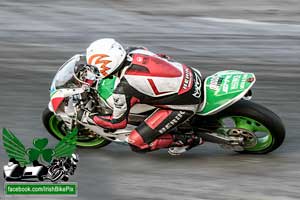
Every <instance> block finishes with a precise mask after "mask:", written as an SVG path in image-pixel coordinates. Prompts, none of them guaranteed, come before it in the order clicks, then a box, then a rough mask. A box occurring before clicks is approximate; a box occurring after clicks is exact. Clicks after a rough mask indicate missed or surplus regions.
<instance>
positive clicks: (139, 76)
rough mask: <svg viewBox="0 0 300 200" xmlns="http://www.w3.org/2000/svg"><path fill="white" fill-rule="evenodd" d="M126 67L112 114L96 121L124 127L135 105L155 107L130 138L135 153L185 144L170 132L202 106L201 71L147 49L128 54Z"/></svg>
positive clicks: (100, 117) (117, 90)
mask: <svg viewBox="0 0 300 200" xmlns="http://www.w3.org/2000/svg"><path fill="white" fill-rule="evenodd" d="M124 65H125V67H124V68H123V69H122V71H121V75H120V82H119V84H118V85H117V86H116V88H115V90H114V92H113V102H114V103H113V113H112V115H111V116H97V115H96V116H93V117H92V119H93V121H94V122H95V123H96V124H97V125H99V126H101V127H104V128H109V129H121V128H125V127H126V125H127V121H128V115H129V111H130V108H131V107H132V106H133V105H135V104H137V103H142V104H148V105H152V106H155V107H157V109H156V110H155V111H154V112H153V113H152V114H151V115H150V116H149V117H148V118H147V119H146V120H145V121H144V122H142V123H141V124H140V125H139V126H138V127H137V128H136V129H134V130H133V131H132V132H131V133H130V135H129V137H128V142H129V144H130V145H131V147H132V150H134V151H152V150H156V149H160V148H168V147H171V146H174V145H185V144H182V142H178V138H176V137H175V135H173V134H172V133H170V131H172V129H174V128H175V127H176V126H178V125H179V124H181V123H183V122H184V121H186V120H187V119H188V118H189V117H191V116H192V115H193V114H194V113H195V111H196V110H197V108H198V106H199V104H200V103H201V74H200V72H199V71H198V70H196V69H194V68H190V67H187V66H186V65H184V64H180V63H178V62H175V61H171V60H169V59H168V58H166V57H162V56H159V55H157V54H154V53H152V52H150V51H148V50H145V49H136V50H133V51H130V52H128V54H127V58H126V61H125V62H124ZM190 139H191V138H189V140H190ZM186 142H188V141H186Z"/></svg>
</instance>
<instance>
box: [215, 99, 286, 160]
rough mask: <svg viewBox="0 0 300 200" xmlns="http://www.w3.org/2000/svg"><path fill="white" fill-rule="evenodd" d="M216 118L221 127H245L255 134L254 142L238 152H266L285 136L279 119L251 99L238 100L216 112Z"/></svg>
mask: <svg viewBox="0 0 300 200" xmlns="http://www.w3.org/2000/svg"><path fill="white" fill-rule="evenodd" d="M217 118H218V121H219V123H220V125H221V126H222V128H232V127H233V128H238V129H245V130H248V131H250V132H252V133H253V134H254V135H255V137H256V144H255V145H254V146H251V147H245V148H244V150H243V151H239V152H240V153H251V154H266V153H269V152H271V151H274V150H275V149H277V148H278V147H279V146H280V145H281V144H282V143H283V140H284V138H285V128H284V125H283V123H282V121H281V119H280V118H279V117H278V116H277V115H276V114H275V113H273V112H272V111H270V110H269V109H267V108H265V107H263V106H261V105H259V104H256V103H253V102H251V101H245V100H241V101H238V102H237V103H235V104H233V105H232V106H230V107H228V108H227V109H225V110H223V111H222V112H220V113H219V114H217ZM246 142H247V141H246Z"/></svg>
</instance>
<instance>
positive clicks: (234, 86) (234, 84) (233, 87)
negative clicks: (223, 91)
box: [230, 75, 241, 90]
mask: <svg viewBox="0 0 300 200" xmlns="http://www.w3.org/2000/svg"><path fill="white" fill-rule="evenodd" d="M240 79H241V75H235V76H233V78H232V81H231V87H230V89H231V90H236V89H239V83H240Z"/></svg>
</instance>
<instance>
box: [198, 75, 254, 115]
mask: <svg viewBox="0 0 300 200" xmlns="http://www.w3.org/2000/svg"><path fill="white" fill-rule="evenodd" d="M255 80H256V78H255V75H254V74H253V73H245V72H241V71H235V70H226V71H221V72H218V73H216V74H213V75H212V76H209V77H207V78H206V79H205V81H204V101H203V103H202V104H201V105H200V108H199V109H198V111H197V112H196V114H197V115H212V114H215V113H217V112H219V111H221V110H223V109H225V108H227V107H228V106H230V105H232V104H234V103H235V102H237V101H238V100H240V99H241V98H243V97H244V96H245V94H246V93H247V92H248V91H249V89H250V88H251V87H252V86H253V84H254V83H255Z"/></svg>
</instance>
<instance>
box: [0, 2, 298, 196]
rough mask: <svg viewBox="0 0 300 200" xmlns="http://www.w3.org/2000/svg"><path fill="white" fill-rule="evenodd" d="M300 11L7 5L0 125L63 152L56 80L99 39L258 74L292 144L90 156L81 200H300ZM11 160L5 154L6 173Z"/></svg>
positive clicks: (110, 151) (1, 37) (207, 68)
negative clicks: (254, 150) (50, 108)
mask: <svg viewBox="0 0 300 200" xmlns="http://www.w3.org/2000/svg"><path fill="white" fill-rule="evenodd" d="M299 13H300V3H299V1H296V0H294V1H293V0H289V1H287V0H282V1H279V0H276V1H275V0H274V1H271V0H260V1H259V0H253V1H249V2H248V3H247V2H246V1H239V0H228V1H224V2H222V1H209V2H206V1H203V0H202V1H193V0H187V1H177V0H174V1H171V0H169V1H167V0H162V1H158V0H155V1H151V2H150V1H138V0H135V1H126V0H122V1H121V0H113V1H93V0H86V1H84V0H74V1H68V2H67V1H57V0H53V1H45V0H42V1H39V2H37V1H33V0H22V1H21V0H14V1H10V0H0V77H1V78H0V90H1V95H0V111H1V112H0V127H7V128H10V129H11V130H12V131H13V132H15V133H16V134H17V135H18V136H19V137H20V138H21V139H22V141H24V143H25V144H26V145H28V146H29V145H31V141H32V138H33V137H49V138H50V145H51V144H54V143H55V142H56V141H55V140H54V139H53V138H52V137H51V136H49V135H48V134H47V132H46V131H45V129H44V128H43V126H42V123H41V113H42V111H43V109H44V108H45V106H46V105H47V103H48V99H49V97H48V88H49V84H50V81H51V79H52V77H53V75H54V74H55V71H56V70H57V68H58V67H59V66H60V65H61V64H62V63H63V62H64V61H65V60H66V59H68V58H69V57H71V56H72V55H73V54H75V53H78V52H82V51H84V49H85V48H86V47H87V46H88V44H89V43H90V42H91V41H93V40H95V39H98V38H102V37H114V38H116V39H118V40H119V41H121V42H122V43H124V44H125V45H143V46H147V47H148V48H149V49H151V50H153V51H155V52H163V53H167V54H169V55H170V56H172V57H173V58H175V59H177V60H179V61H181V62H184V63H186V64H188V65H190V66H194V67H196V68H198V69H200V70H201V71H202V73H203V74H211V73H214V72H217V71H220V70H224V69H239V70H243V71H249V72H254V73H255V74H256V75H257V83H256V85H255V86H254V99H253V100H254V101H256V102H258V103H261V104H263V105H265V106H267V107H268V108H270V109H272V110H273V111H274V112H276V113H277V114H278V115H279V116H280V117H281V118H282V119H283V121H284V123H285V125H286V130H287V137H286V140H285V142H284V144H283V146H282V147H281V148H279V149H278V150H276V151H275V152H273V153H271V154H268V155H263V156H253V155H239V154H236V153H233V152H230V151H223V150H222V149H221V148H219V147H218V146H216V145H211V144H205V145H203V146H201V147H199V148H196V149H193V150H191V151H190V152H188V153H186V154H184V155H182V156H179V157H172V156H169V155H168V154H167V152H166V151H164V150H163V151H158V152H155V153H149V154H145V155H140V154H136V153H133V152H131V151H130V150H129V148H128V147H127V146H118V145H115V144H112V145H109V146H107V147H105V148H103V149H99V150H82V149H80V150H79V151H78V153H79V154H80V158H81V160H80V164H79V168H78V171H77V174H76V175H75V176H74V177H73V178H72V180H73V181H77V182H78V184H79V197H78V199H81V200H85V199H89V200H94V199H104V200H106V199H107V200H108V199H139V200H142V199H144V200H146V199H147V200H148V199H149V200H150V199H164V200H167V199H168V200H169V199H184V200H192V199H205V200H208V199H209V200H219V199H220V200H224V199H230V200H241V199H252V200H269V199H272V200H294V199H295V200H296V199H300V192H299V188H300V170H299V166H300V154H299V153H300V150H299V142H300V134H299V129H300V125H299V120H300V117H299V113H300V108H299V97H300V89H299V88H300V82H299V78H300V75H299V73H300V66H299V64H300V17H299V16H300V15H299ZM1 145H2V144H1ZM6 162H7V158H6V155H5V152H4V151H3V149H2V146H1V150H0V166H3V165H4V164H5V163H6ZM2 183H3V180H1V185H2ZM1 198H4V197H3V190H2V189H1V190H0V199H1ZM6 198H7V199H16V198H15V197H14V198H8V197H6ZM20 199H32V198H25V197H22V198H20ZM39 199H41V198H39ZM45 199H55V198H45ZM61 199H68V198H66V197H63V198H61ZM70 199H74V198H70ZM75 199H76V198H75Z"/></svg>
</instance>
